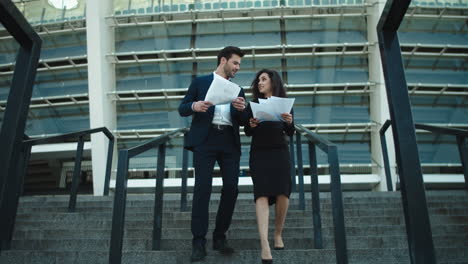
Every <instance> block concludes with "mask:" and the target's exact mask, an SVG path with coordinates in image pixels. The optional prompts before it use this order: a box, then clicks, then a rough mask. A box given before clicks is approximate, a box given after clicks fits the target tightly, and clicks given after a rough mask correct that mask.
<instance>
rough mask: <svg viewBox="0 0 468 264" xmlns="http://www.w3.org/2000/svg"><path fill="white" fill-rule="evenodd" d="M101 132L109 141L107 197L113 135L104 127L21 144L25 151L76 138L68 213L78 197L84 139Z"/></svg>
mask: <svg viewBox="0 0 468 264" xmlns="http://www.w3.org/2000/svg"><path fill="white" fill-rule="evenodd" d="M99 132H102V133H104V135H105V136H106V137H107V138H108V139H109V144H108V148H107V163H106V174H105V177H104V195H109V182H110V175H111V169H112V155H113V153H114V141H115V139H114V135H112V133H111V132H110V131H109V129H107V128H106V127H100V128H93V129H87V130H82V131H78V132H71V133H67V134H62V135H56V136H50V137H45V138H33V139H29V140H24V141H23V144H24V145H25V148H26V149H29V151H30V150H31V147H32V146H35V145H41V144H52V143H63V142H64V141H65V140H68V139H71V138H78V146H77V149H76V157H75V168H74V170H73V178H72V185H71V192H70V201H69V203H68V211H69V212H74V211H75V207H76V197H77V195H78V188H79V185H80V182H79V181H80V178H79V175H80V173H81V161H82V159H83V147H84V137H85V136H89V135H91V134H94V133H99Z"/></svg>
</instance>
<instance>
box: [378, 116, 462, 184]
mask: <svg viewBox="0 0 468 264" xmlns="http://www.w3.org/2000/svg"><path fill="white" fill-rule="evenodd" d="M390 125H391V121H390V120H387V121H385V123H384V124H383V125H382V127H381V128H380V131H379V133H380V144H381V145H382V155H383V159H384V166H385V176H386V179H387V190H388V191H393V183H392V175H391V171H390V162H389V159H388V149H387V143H386V138H385V132H386V131H387V129H388V128H389V127H390ZM414 127H415V128H416V129H421V130H426V131H429V132H432V133H434V134H443V135H452V136H455V137H456V138H457V146H458V151H459V153H460V161H461V163H462V167H463V174H464V176H465V189H468V140H467V138H468V130H464V129H458V128H448V127H440V126H433V125H426V124H420V123H416V124H414Z"/></svg>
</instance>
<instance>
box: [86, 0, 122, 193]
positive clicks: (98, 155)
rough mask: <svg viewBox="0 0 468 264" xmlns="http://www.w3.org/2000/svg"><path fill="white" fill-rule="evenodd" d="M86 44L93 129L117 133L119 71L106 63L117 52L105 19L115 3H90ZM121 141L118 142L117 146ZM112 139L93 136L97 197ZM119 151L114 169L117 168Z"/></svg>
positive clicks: (93, 162)
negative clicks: (112, 95)
mask: <svg viewBox="0 0 468 264" xmlns="http://www.w3.org/2000/svg"><path fill="white" fill-rule="evenodd" d="M86 3H87V4H86V39H87V40H86V42H87V48H88V93H89V120H90V127H91V128H97V127H102V126H105V127H107V128H108V129H109V130H110V131H113V130H115V129H116V127H117V126H116V124H117V115H116V106H115V103H114V102H113V101H112V100H111V98H110V97H109V96H108V93H109V92H111V91H114V90H115V67H114V65H113V64H112V63H109V62H108V61H107V59H106V55H107V54H109V53H111V52H113V51H114V30H113V28H111V27H110V26H108V25H107V23H106V20H105V17H106V16H109V15H112V14H113V1H112V0H99V1H86ZM116 145H117V141H116V142H115V146H116ZM107 148H108V139H107V137H106V136H104V135H103V134H101V133H99V134H94V135H92V136H91V156H92V166H93V189H94V195H99V196H100V195H103V192H104V176H105V171H106V159H107ZM116 149H117V148H116V147H115V148H114V159H113V163H112V165H113V166H112V167H113V168H115V167H116V164H115V163H116V162H117V159H116V158H115V157H116V154H117V152H116Z"/></svg>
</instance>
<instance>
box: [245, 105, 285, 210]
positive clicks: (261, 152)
mask: <svg viewBox="0 0 468 264" xmlns="http://www.w3.org/2000/svg"><path fill="white" fill-rule="evenodd" d="M249 111H250V117H252V112H251V109H250V108H249ZM244 131H245V134H246V135H247V136H252V142H251V144H250V159H249V166H250V173H251V174H252V181H253V186H254V199H255V201H256V200H257V198H258V197H264V196H266V197H268V202H269V204H270V205H272V204H274V203H275V202H276V196H278V195H280V194H283V195H286V196H287V197H289V195H290V194H291V165H290V156H289V146H288V145H289V143H288V142H289V140H288V136H292V135H293V134H294V123H292V124H291V125H288V124H287V123H285V122H281V121H279V122H274V121H264V122H261V123H260V124H258V125H257V127H255V128H251V127H250V126H249V125H246V126H245V127H244Z"/></svg>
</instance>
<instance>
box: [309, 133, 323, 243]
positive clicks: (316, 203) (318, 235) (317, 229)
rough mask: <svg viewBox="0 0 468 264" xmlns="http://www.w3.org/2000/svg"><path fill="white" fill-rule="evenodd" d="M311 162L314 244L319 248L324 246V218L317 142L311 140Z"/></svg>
mask: <svg viewBox="0 0 468 264" xmlns="http://www.w3.org/2000/svg"><path fill="white" fill-rule="evenodd" d="M309 163H310V180H311V184H310V185H311V186H310V188H311V191H312V217H313V223H314V246H315V248H317V249H321V248H323V241H322V219H321V217H320V191H319V182H318V169H317V153H316V151H315V144H314V143H312V142H310V141H309Z"/></svg>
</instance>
